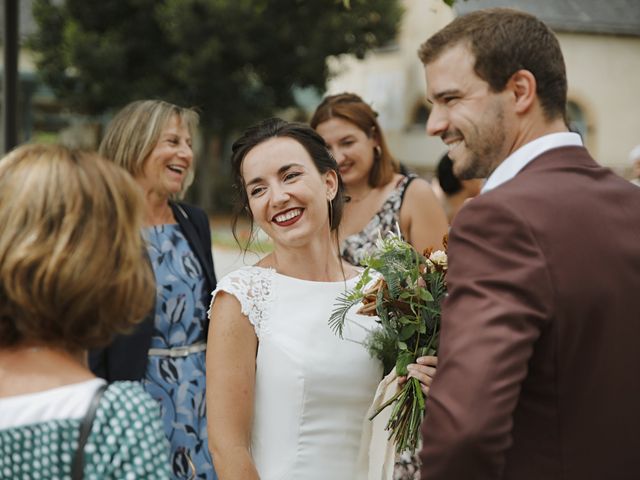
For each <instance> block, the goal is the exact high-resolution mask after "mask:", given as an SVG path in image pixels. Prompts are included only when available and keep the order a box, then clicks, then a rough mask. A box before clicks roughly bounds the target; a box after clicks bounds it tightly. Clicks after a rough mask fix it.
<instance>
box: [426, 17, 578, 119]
mask: <svg viewBox="0 0 640 480" xmlns="http://www.w3.org/2000/svg"><path fill="white" fill-rule="evenodd" d="M458 44H462V45H467V46H468V48H469V50H470V51H471V53H472V54H473V55H474V56H475V65H474V70H475V73H476V74H477V75H478V77H480V78H481V79H483V80H484V81H485V82H487V83H488V84H489V87H490V88H491V90H492V91H494V92H501V91H503V90H504V88H505V87H506V85H507V82H508V81H509V79H510V78H511V76H512V75H513V74H514V73H516V72H517V71H518V70H523V69H524V70H528V71H529V72H531V73H532V74H533V76H534V77H535V78H536V84H537V86H536V93H537V95H538V98H539V99H540V104H541V106H542V109H543V112H544V114H545V117H546V118H547V120H553V119H555V118H564V119H565V121H566V104H567V74H566V70H565V64H564V58H563V56H562V51H561V50H560V44H559V43H558V39H557V38H556V36H555V35H554V33H553V32H552V31H551V29H550V28H549V27H548V26H547V25H545V24H544V23H543V22H542V21H541V20H539V19H538V18H536V17H534V16H533V15H529V14H528V13H524V12H520V11H518V10H513V9H510V8H489V9H485V10H479V11H476V12H471V13H468V14H466V15H463V16H461V17H458V18H456V19H455V20H453V21H452V22H451V23H450V24H448V25H447V26H446V27H444V28H443V29H442V30H440V31H438V32H437V33H435V34H434V35H433V36H432V37H430V38H429V39H428V40H427V41H426V42H424V43H423V44H422V45H421V46H420V49H419V50H418V56H419V57H420V60H422V63H423V64H424V65H428V64H429V63H431V62H433V61H435V60H436V59H437V58H438V57H439V56H440V55H441V54H442V53H443V52H444V51H445V50H447V49H449V48H451V47H453V46H455V45H458Z"/></svg>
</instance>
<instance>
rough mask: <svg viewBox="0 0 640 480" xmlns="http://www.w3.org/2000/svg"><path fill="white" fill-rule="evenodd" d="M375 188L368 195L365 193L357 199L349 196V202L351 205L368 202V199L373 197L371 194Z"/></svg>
mask: <svg viewBox="0 0 640 480" xmlns="http://www.w3.org/2000/svg"><path fill="white" fill-rule="evenodd" d="M373 190H374V189H373V188H370V189H369V191H368V192H367V193H365V194H364V195H362V196H361V197H358V198H355V197H354V196H353V195H348V197H349V202H351V203H359V202H362V201H363V200H366V198H367V197H368V196H369V195H371V192H373Z"/></svg>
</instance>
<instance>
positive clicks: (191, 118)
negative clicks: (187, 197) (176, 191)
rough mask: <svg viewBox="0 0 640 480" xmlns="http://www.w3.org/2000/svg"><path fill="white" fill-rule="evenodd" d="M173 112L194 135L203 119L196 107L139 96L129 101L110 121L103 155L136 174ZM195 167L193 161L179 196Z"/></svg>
mask: <svg viewBox="0 0 640 480" xmlns="http://www.w3.org/2000/svg"><path fill="white" fill-rule="evenodd" d="M174 115H175V116H177V117H178V118H179V119H180V123H181V124H182V125H184V126H185V127H187V130H188V131H189V134H190V135H191V137H193V136H194V135H195V133H196V129H197V128H198V122H199V120H200V117H199V115H198V113H197V112H196V111H195V110H193V109H191V108H185V107H179V106H178V105H174V104H173V103H169V102H165V101H163V100H136V101H135V102H131V103H129V104H128V105H126V106H124V107H123V108H122V110H120V111H119V112H118V113H116V115H115V116H114V117H113V119H112V120H111V122H109V125H108V126H107V130H106V132H105V134H104V138H103V139H102V142H100V148H99V150H98V151H99V152H100V155H102V156H104V157H105V158H107V159H109V160H112V161H114V162H115V163H116V164H117V165H120V166H121V167H123V168H124V169H125V170H127V171H128V172H129V173H130V174H131V175H133V176H134V177H135V176H136V175H138V174H140V173H142V170H143V167H144V162H145V160H146V159H147V158H148V157H149V155H150V154H151V152H152V150H153V149H154V148H155V146H156V145H157V144H158V141H159V140H160V135H162V130H163V129H164V128H165V127H166V126H167V124H168V123H169V121H170V120H171V119H172V117H173V116H174ZM193 170H194V164H192V165H191V167H190V168H189V171H188V172H187V176H186V179H185V181H184V183H183V185H182V191H181V192H180V195H179V197H182V196H183V195H184V194H185V193H186V191H187V189H188V188H189V186H190V185H191V184H192V183H193V178H194V171H193Z"/></svg>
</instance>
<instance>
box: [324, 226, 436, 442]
mask: <svg viewBox="0 0 640 480" xmlns="http://www.w3.org/2000/svg"><path fill="white" fill-rule="evenodd" d="M444 243H445V248H446V237H445V239H444ZM363 264H364V265H365V267H366V268H365V271H364V273H363V275H362V279H361V280H360V282H359V283H358V285H356V287H355V288H354V289H353V290H351V291H349V292H346V293H345V294H344V295H342V296H341V297H339V298H338V304H337V305H336V308H335V310H334V312H333V314H332V315H331V319H330V320H329V324H330V326H331V327H332V328H333V329H334V330H335V331H336V333H337V334H338V335H340V336H342V330H343V326H344V321H345V316H346V314H347V311H348V310H349V309H350V308H351V307H352V306H353V305H356V304H358V303H360V302H361V303H362V307H361V308H360V309H359V311H358V313H361V314H364V315H377V316H378V319H379V320H378V322H379V328H378V329H376V330H374V331H372V332H371V333H370V334H369V336H368V337H367V340H366V341H365V346H366V348H367V349H368V350H369V353H370V354H371V355H372V356H373V357H375V358H378V359H380V360H381V361H382V362H383V365H384V368H385V372H389V371H390V370H391V369H392V368H393V367H395V369H396V373H397V374H398V375H400V376H405V375H407V373H408V372H407V365H409V364H410V363H415V361H416V359H417V358H418V357H422V356H425V355H436V354H437V350H438V336H439V333H440V303H441V302H442V300H443V299H444V297H445V295H446V283H445V274H446V272H447V254H446V253H445V252H444V251H442V250H437V251H433V250H432V249H427V250H425V252H424V253H423V254H420V253H418V252H417V251H416V250H415V249H414V248H413V247H412V246H411V245H410V244H409V243H407V242H405V241H404V240H402V238H401V237H400V235H398V234H389V235H388V236H387V237H385V238H383V239H380V240H379V241H378V243H377V249H376V251H375V252H374V253H373V254H371V255H370V256H368V257H367V258H366V259H365V260H364V261H363ZM372 271H376V272H378V273H379V274H380V275H381V276H380V277H379V278H378V279H377V280H376V281H375V282H374V283H373V285H371V286H369V285H370V284H371V282H372V281H373V280H374V277H373V276H372V275H374V273H373V272H372ZM391 405H392V406H393V407H392V408H393V410H392V413H391V417H390V419H389V422H388V424H387V426H386V429H387V430H389V431H390V438H392V439H393V441H394V443H395V446H396V451H397V452H398V453H400V452H403V451H405V450H410V451H413V450H415V448H416V447H417V444H418V438H419V432H420V424H421V423H422V418H423V416H424V406H425V394H424V393H423V392H422V389H421V388H420V382H419V381H418V380H417V379H416V378H409V379H408V380H407V382H406V383H404V384H403V385H402V387H401V388H400V389H399V391H398V392H397V393H396V394H395V395H394V396H393V397H392V398H391V399H390V400H389V401H388V402H386V403H385V404H383V405H382V406H381V407H380V408H379V409H378V410H377V411H376V412H375V413H374V415H373V416H372V417H371V418H370V419H373V418H374V417H375V416H376V415H377V414H378V413H380V412H381V411H382V410H384V409H385V408H386V407H388V406H391Z"/></svg>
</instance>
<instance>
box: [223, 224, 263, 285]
mask: <svg viewBox="0 0 640 480" xmlns="http://www.w3.org/2000/svg"><path fill="white" fill-rule="evenodd" d="M211 232H212V243H213V266H214V268H215V270H216V277H217V278H218V279H220V278H222V277H223V276H224V275H226V274H227V273H229V272H232V271H233V270H236V269H237V268H239V267H241V266H243V265H253V264H254V263H256V262H257V261H258V260H260V258H261V257H262V256H263V255H264V253H261V254H258V253H255V252H256V251H264V250H266V251H268V250H269V244H268V241H267V239H266V236H265V235H264V234H262V235H258V238H257V241H258V244H259V245H255V246H254V247H251V248H250V249H249V251H247V252H246V253H244V252H243V251H242V249H241V248H240V247H239V246H238V244H237V242H236V240H235V238H234V237H233V234H232V233H231V219H230V218H227V217H219V218H218V217H214V218H212V219H211ZM237 233H238V237H239V238H240V240H241V241H243V242H246V241H247V239H248V238H249V235H250V228H249V225H248V224H246V223H242V224H240V225H239V226H238V228H237Z"/></svg>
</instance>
